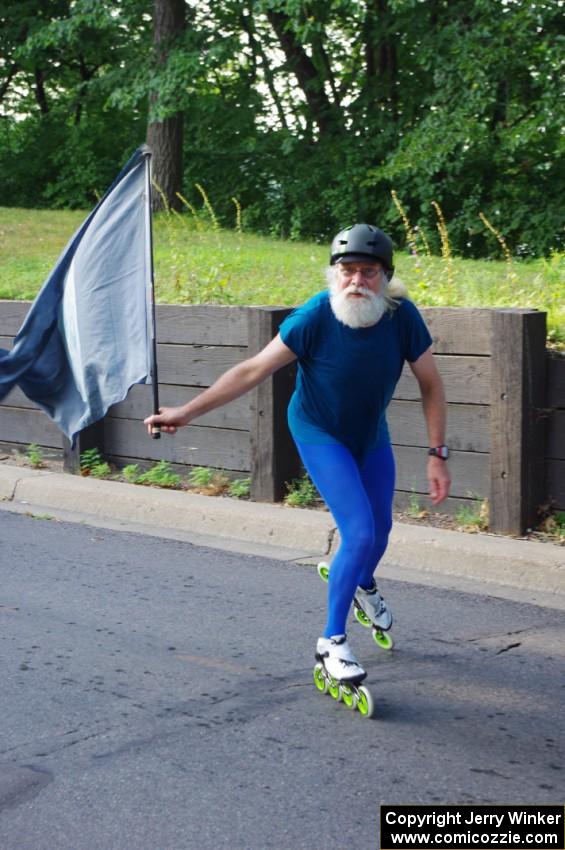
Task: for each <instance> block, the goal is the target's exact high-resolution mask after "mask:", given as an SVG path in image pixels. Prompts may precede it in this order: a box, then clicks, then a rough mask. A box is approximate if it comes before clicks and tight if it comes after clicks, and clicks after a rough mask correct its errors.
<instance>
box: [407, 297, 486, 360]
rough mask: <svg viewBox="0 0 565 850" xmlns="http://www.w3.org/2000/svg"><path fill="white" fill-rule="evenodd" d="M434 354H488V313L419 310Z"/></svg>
mask: <svg viewBox="0 0 565 850" xmlns="http://www.w3.org/2000/svg"><path fill="white" fill-rule="evenodd" d="M418 309H419V310H420V312H421V313H422V316H423V317H424V321H425V322H426V324H427V326H428V329H429V331H430V333H431V335H432V338H433V341H434V352H435V353H436V354H483V355H488V354H490V313H491V310H488V309H474V308H471V309H468V308H466V307H421V308H418Z"/></svg>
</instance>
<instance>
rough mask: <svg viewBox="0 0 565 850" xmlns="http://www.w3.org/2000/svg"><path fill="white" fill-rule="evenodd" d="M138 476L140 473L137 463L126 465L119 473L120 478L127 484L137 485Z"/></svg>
mask: <svg viewBox="0 0 565 850" xmlns="http://www.w3.org/2000/svg"><path fill="white" fill-rule="evenodd" d="M140 475H141V471H140V468H139V464H137V463H128V465H127V466H124V468H123V469H122V471H121V477H122V478H125V479H126V481H127V482H128V484H137V482H138V480H139V477H140Z"/></svg>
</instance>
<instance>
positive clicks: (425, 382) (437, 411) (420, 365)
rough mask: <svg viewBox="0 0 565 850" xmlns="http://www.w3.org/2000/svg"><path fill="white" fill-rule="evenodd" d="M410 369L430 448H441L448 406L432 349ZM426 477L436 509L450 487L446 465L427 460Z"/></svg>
mask: <svg viewBox="0 0 565 850" xmlns="http://www.w3.org/2000/svg"><path fill="white" fill-rule="evenodd" d="M410 368H411V369H412V372H413V373H414V375H415V377H416V380H417V381H418V384H419V386H420V393H421V395H422V406H423V408H424V416H425V419H426V427H427V430H428V439H429V443H430V448H432V447H437V446H442V445H443V444H444V443H445V426H446V419H447V405H446V403H445V392H444V389H443V381H442V380H441V376H440V374H439V372H438V370H437V366H436V364H435V362H434V358H433V354H432V351H431V348H428V350H427V351H425V352H424V353H423V354H422V355H421V356H420V357H419V358H418V359H417V360H416V361H415V362H414V363H410ZM427 474H428V482H429V487H430V497H431V500H432V503H433V504H434V505H439V503H440V502H443V500H444V499H445V498H446V497H447V496H448V494H449V487H450V484H451V479H450V476H449V470H448V468H447V464H446V462H445V461H444V460H442V459H441V458H437V457H430V458H428V469H427Z"/></svg>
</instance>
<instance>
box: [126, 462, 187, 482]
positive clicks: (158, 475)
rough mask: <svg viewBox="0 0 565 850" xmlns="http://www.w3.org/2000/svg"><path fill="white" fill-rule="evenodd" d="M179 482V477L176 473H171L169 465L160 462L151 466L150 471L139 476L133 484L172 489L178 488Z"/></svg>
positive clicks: (171, 469)
mask: <svg viewBox="0 0 565 850" xmlns="http://www.w3.org/2000/svg"><path fill="white" fill-rule="evenodd" d="M180 482H181V477H180V475H177V473H176V472H173V468H172V466H171V464H170V463H167V461H166V460H160V461H159V462H158V463H156V464H155V466H152V467H151V469H148V470H147V472H144V473H143V474H142V475H140V476H139V477H138V478H137V480H136V482H135V483H136V484H148V485H152V486H155V487H171V488H174V487H178V486H179V484H180Z"/></svg>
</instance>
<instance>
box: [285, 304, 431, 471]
mask: <svg viewBox="0 0 565 850" xmlns="http://www.w3.org/2000/svg"><path fill="white" fill-rule="evenodd" d="M279 332H280V335H281V338H282V341H283V342H284V344H285V345H286V346H288V348H290V349H291V351H293V352H294V354H296V356H297V358H298V376H297V379H296V389H295V391H294V394H293V396H292V398H291V401H290V404H289V408H288V423H289V427H290V430H291V433H292V435H293V436H294V437H295V439H296V440H297V441H298V442H303V443H335V442H339V443H343V444H344V445H346V446H347V447H348V448H349V449H350V451H351V452H352V454H353V455H354V457H356V458H358V459H362V458H363V457H364V456H365V455H366V454H367V453H368V452H370V451H372V450H373V449H376V448H379V447H380V446H383V445H386V444H387V443H389V442H390V437H389V433H388V426H387V422H386V415H385V414H386V408H387V406H388V404H389V402H390V400H391V398H392V394H393V392H394V388H395V387H396V384H397V382H398V379H399V378H400V375H401V372H402V367H403V365H404V361H405V360H408V362H410V363H413V362H414V361H415V360H417V359H418V358H419V357H420V355H421V354H423V353H424V351H426V350H427V349H428V348H429V347H430V345H431V343H432V338H431V336H430V334H429V331H428V329H427V327H426V325H425V324H424V320H423V319H422V317H421V315H420V313H419V312H418V310H417V309H416V307H415V306H414V304H412V302H411V301H407V300H405V299H400V300H399V303H398V307H397V308H396V309H395V310H393V311H392V312H387V313H385V314H384V316H383V317H382V319H381V320H380V321H379V322H378V323H377V324H376V325H372V326H371V327H369V328H350V327H348V326H347V325H344V324H343V323H342V322H340V321H339V320H338V319H336V317H335V315H334V312H333V310H332V308H331V304H330V299H329V293H328V292H327V291H326V292H320V293H318V295H314V297H313V298H310V299H309V300H308V301H307V302H306V303H305V304H304V305H303V306H302V307H298V308H297V309H296V310H293V312H292V313H291V314H290V315H289V316H288V317H287V318H286V319H285V320H284V322H283V323H282V325H281V326H280V329H279Z"/></svg>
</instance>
